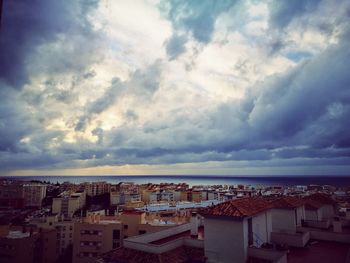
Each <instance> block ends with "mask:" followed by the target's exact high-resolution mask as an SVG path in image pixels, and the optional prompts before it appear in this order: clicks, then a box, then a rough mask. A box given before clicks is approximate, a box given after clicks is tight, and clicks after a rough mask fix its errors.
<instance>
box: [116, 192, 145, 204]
mask: <svg viewBox="0 0 350 263" xmlns="http://www.w3.org/2000/svg"><path fill="white" fill-rule="evenodd" d="M140 201H141V195H140V194H139V193H134V192H110V205H111V206H116V205H125V204H128V203H136V202H140Z"/></svg>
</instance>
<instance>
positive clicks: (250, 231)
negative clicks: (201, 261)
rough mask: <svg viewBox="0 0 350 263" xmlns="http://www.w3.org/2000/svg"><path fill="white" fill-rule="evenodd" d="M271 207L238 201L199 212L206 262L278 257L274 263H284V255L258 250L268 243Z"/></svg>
mask: <svg viewBox="0 0 350 263" xmlns="http://www.w3.org/2000/svg"><path fill="white" fill-rule="evenodd" d="M271 208H272V205H271V204H270V203H269V202H268V201H265V200H264V199H262V198H242V199H236V200H232V201H228V202H225V203H221V204H219V205H216V206H212V207H209V208H207V209H205V210H204V211H202V212H201V215H202V216H204V237H205V238H204V251H205V256H206V257H207V259H208V260H207V262H208V263H219V262H220V263H226V262H227V263H245V262H247V261H248V259H249V257H260V258H264V259H271V258H274V257H278V258H279V261H276V262H286V255H285V253H281V252H276V251H274V250H269V251H265V250H264V249H259V247H260V246H261V245H262V244H263V243H267V242H270V233H271V231H272V218H271ZM274 262H275V261H274Z"/></svg>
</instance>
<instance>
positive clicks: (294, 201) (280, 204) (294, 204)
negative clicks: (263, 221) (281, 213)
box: [271, 196, 304, 209]
mask: <svg viewBox="0 0 350 263" xmlns="http://www.w3.org/2000/svg"><path fill="white" fill-rule="evenodd" d="M271 204H272V205H273V207H274V208H282V209H283V208H285V209H294V208H298V207H301V206H303V205H304V202H303V200H302V199H300V198H297V197H291V196H285V197H281V198H277V199H273V200H272V201H271Z"/></svg>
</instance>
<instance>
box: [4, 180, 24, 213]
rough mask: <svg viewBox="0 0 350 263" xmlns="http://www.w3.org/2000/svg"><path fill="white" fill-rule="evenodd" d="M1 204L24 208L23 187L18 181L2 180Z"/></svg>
mask: <svg viewBox="0 0 350 263" xmlns="http://www.w3.org/2000/svg"><path fill="white" fill-rule="evenodd" d="M0 206H3V207H13V208H23V207H24V198H23V187H22V184H19V183H17V182H6V181H5V182H1V184H0Z"/></svg>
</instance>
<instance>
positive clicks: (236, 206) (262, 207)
mask: <svg viewBox="0 0 350 263" xmlns="http://www.w3.org/2000/svg"><path fill="white" fill-rule="evenodd" d="M270 208H272V205H271V203H270V202H268V201H267V200H264V199H263V198H252V197H248V198H242V199H235V200H230V201H227V202H224V203H221V204H218V205H215V206H211V207H208V208H206V209H202V210H201V211H199V213H200V214H201V215H203V216H214V217H217V216H218V217H231V218H237V219H242V218H244V217H247V216H253V215H256V214H258V213H260V212H263V211H266V210H268V209H270Z"/></svg>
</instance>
